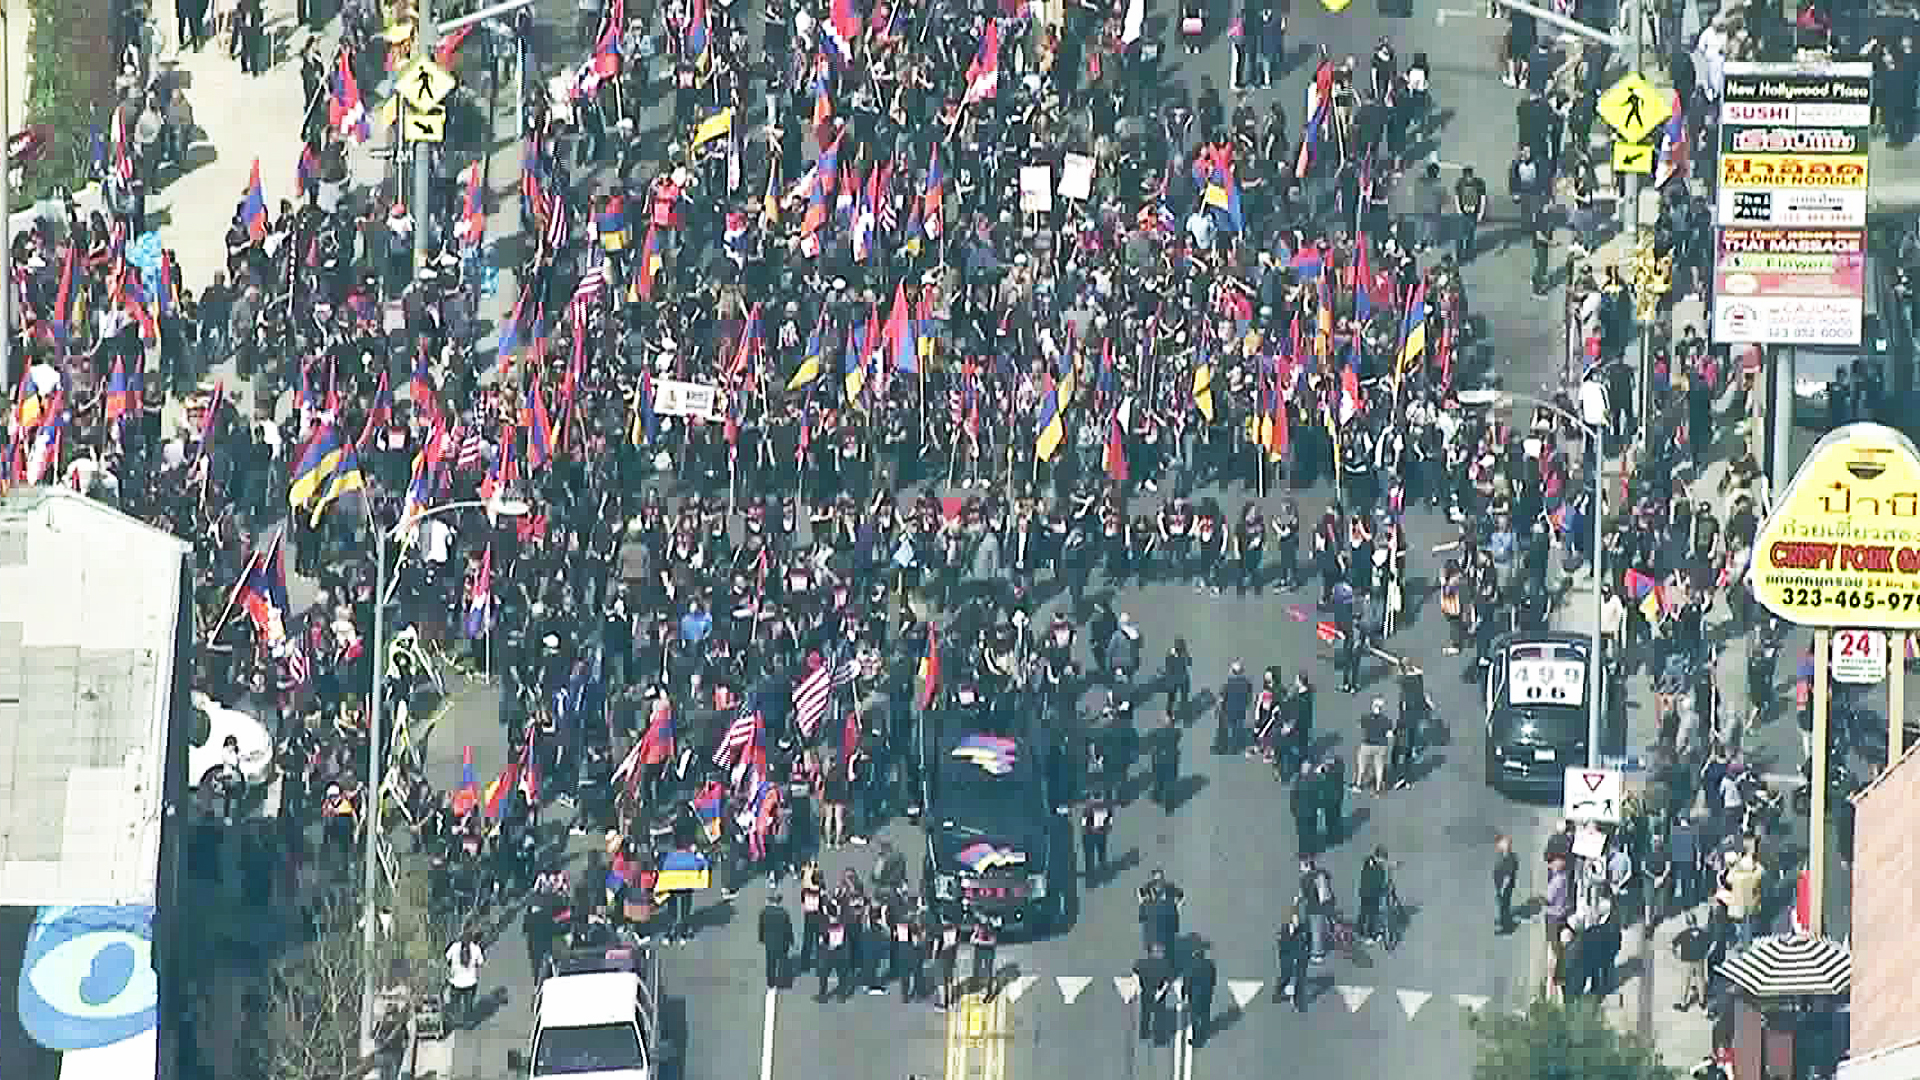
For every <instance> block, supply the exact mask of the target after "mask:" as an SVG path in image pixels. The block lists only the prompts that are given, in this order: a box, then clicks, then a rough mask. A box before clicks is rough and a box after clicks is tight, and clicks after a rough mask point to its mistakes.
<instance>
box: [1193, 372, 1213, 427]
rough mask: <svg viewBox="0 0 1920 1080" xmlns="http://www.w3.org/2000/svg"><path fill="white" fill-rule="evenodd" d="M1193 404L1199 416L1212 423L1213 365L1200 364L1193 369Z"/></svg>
mask: <svg viewBox="0 0 1920 1080" xmlns="http://www.w3.org/2000/svg"><path fill="white" fill-rule="evenodd" d="M1193 404H1194V406H1195V407H1196V408H1198V409H1199V410H1200V415H1201V416H1204V417H1206V418H1207V423H1209V424H1211V423H1213V365H1212V364H1201V365H1200V366H1199V367H1197V368H1194V369H1193Z"/></svg>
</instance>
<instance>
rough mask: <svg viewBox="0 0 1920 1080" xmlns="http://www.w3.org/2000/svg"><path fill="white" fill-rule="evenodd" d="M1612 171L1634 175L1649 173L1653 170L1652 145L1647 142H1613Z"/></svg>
mask: <svg viewBox="0 0 1920 1080" xmlns="http://www.w3.org/2000/svg"><path fill="white" fill-rule="evenodd" d="M1613 171H1614V172H1617V173H1627V174H1629V175H1634V176H1647V175H1650V174H1651V173H1652V172H1653V147H1652V146H1651V145H1649V144H1647V143H1629V142H1617V143H1614V144H1613Z"/></svg>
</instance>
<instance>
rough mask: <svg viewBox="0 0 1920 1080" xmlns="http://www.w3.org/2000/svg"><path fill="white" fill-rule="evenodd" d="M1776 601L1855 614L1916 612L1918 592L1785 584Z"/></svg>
mask: <svg viewBox="0 0 1920 1080" xmlns="http://www.w3.org/2000/svg"><path fill="white" fill-rule="evenodd" d="M1780 602H1781V603H1783V604H1785V605H1787V606H1788V607H1842V608H1850V609H1853V610H1855V611H1882V610H1885V611H1920V592H1906V591H1903V590H1899V589H1889V590H1887V591H1885V592H1874V591H1873V590H1872V589H1816V588H1809V587H1807V586H1804V585H1788V586H1785V587H1783V588H1782V589H1781V590H1780Z"/></svg>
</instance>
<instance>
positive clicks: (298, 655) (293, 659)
mask: <svg viewBox="0 0 1920 1080" xmlns="http://www.w3.org/2000/svg"><path fill="white" fill-rule="evenodd" d="M312 679H313V664H312V662H311V661H309V660H308V659H307V650H305V649H303V648H301V647H300V646H298V645H295V646H294V647H293V648H292V649H290V650H289V651H288V652H287V681H288V682H291V683H292V684H293V685H294V686H295V687H301V686H305V685H307V683H308V682H310V681H311V680H312Z"/></svg>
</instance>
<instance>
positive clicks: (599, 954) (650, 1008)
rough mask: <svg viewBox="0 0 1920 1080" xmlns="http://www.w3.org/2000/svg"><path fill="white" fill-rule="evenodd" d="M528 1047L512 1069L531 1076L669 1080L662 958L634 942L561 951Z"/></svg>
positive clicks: (544, 986)
mask: <svg viewBox="0 0 1920 1080" xmlns="http://www.w3.org/2000/svg"><path fill="white" fill-rule="evenodd" d="M533 1012H534V1023H533V1035H532V1037H531V1038H530V1039H529V1040H528V1042H527V1051H526V1053H525V1054H524V1055H523V1054H522V1053H521V1052H520V1051H517V1050H516V1051H512V1052H510V1053H509V1054H508V1055H507V1068H508V1071H509V1072H510V1073H511V1074H513V1075H515V1076H524V1077H527V1078H529V1080H548V1078H550V1077H568V1078H570V1080H671V1077H670V1076H669V1075H667V1074H664V1073H663V1072H662V1067H663V1066H664V1065H666V1064H667V1063H668V1062H670V1061H671V1060H672V1054H671V1053H670V1051H669V1049H668V1041H667V1040H666V1039H665V1038H664V1037H663V1036H662V1034H661V1031H660V958H659V956H658V955H657V954H656V953H655V952H654V951H653V950H652V949H649V948H646V947H645V946H642V945H639V944H638V943H635V942H632V941H619V942H616V943H615V944H613V945H611V946H604V947H593V948H576V949H570V950H566V951H564V952H561V953H557V954H556V955H555V956H554V958H553V959H552V960H551V961H549V962H548V967H547V974H546V977H545V978H543V979H542V980H541V982H540V989H539V991H538V993H537V995H536V997H535V998H534V1009H533Z"/></svg>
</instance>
